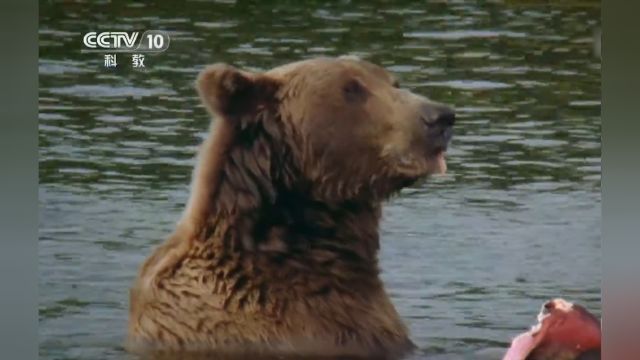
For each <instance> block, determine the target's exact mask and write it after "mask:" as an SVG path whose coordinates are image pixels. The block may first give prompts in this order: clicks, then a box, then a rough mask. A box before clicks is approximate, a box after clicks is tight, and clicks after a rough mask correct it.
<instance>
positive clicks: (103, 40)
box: [82, 30, 170, 52]
mask: <svg viewBox="0 0 640 360" xmlns="http://www.w3.org/2000/svg"><path fill="white" fill-rule="evenodd" d="M82 42H83V43H84V46H85V49H83V51H89V52H93V51H97V52H163V51H165V50H167V49H168V48H169V43H170V38H169V34H167V33H166V32H165V31H161V30H147V31H145V32H144V33H142V36H140V33H139V32H137V31H133V32H126V31H105V32H95V31H91V32H88V33H86V34H85V35H84V37H83V38H82Z"/></svg>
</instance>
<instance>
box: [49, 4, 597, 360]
mask: <svg viewBox="0 0 640 360" xmlns="http://www.w3.org/2000/svg"><path fill="white" fill-rule="evenodd" d="M144 4H145V5H142V4H133V3H131V4H127V3H125V2H122V3H120V5H117V4H108V3H105V4H99V3H97V2H92V3H91V4H87V3H72V2H65V3H64V5H62V4H58V5H53V4H51V3H50V2H41V3H40V12H41V15H40V67H39V70H40V184H41V185H40V229H41V230H40V247H39V251H40V253H39V254H40V255H39V256H40V260H39V266H40V268H39V269H40V341H41V343H40V344H41V348H40V354H41V358H43V359H128V358H130V357H129V356H128V355H127V354H126V353H124V352H123V351H122V346H121V344H122V341H123V339H124V334H125V328H126V320H127V307H128V304H127V301H128V287H129V284H130V282H131V281H132V279H133V277H134V276H135V273H136V271H137V268H138V265H139V264H140V263H141V262H142V261H143V259H144V258H145V257H146V256H147V255H148V254H149V253H150V250H151V248H152V247H153V246H154V245H156V244H158V243H160V242H161V241H162V240H163V239H164V237H165V236H166V235H167V234H168V233H169V231H170V230H171V229H172V227H173V225H174V223H175V221H177V219H178V217H179V214H180V212H181V210H182V208H183V206H184V204H185V202H186V199H187V195H188V194H187V191H188V184H189V181H190V174H191V167H192V165H193V164H194V160H193V156H194V154H195V150H196V147H197V145H198V144H199V142H200V141H201V140H202V137H203V136H204V135H205V131H206V129H207V126H208V123H209V119H208V118H207V115H206V113H205V111H204V109H203V108H202V107H201V106H200V105H199V102H198V100H197V98H196V94H195V91H194V90H193V86H192V83H193V80H194V78H195V76H196V74H197V73H198V71H199V70H200V69H202V68H203V66H205V65H206V64H210V63H213V62H220V61H223V62H230V63H233V64H235V65H237V66H240V67H246V68H249V69H253V70H264V69H268V68H271V67H273V66H276V65H280V64H283V63H287V62H290V61H295V60H299V59H302V58H307V57H312V56H317V55H341V54H357V55H360V56H362V57H365V58H367V59H369V60H371V61H374V62H377V63H379V64H381V65H383V66H386V67H387V68H388V69H390V70H392V71H394V72H395V73H396V74H397V75H398V77H399V78H400V79H401V82H402V83H403V84H404V86H407V87H410V88H412V89H414V90H415V91H416V92H420V93H423V94H425V95H427V96H429V97H432V98H433V99H436V100H439V101H443V102H447V103H450V104H453V105H454V106H455V108H456V109H457V112H458V118H459V121H458V123H457V128H456V134H455V136H454V140H453V143H452V148H451V150H450V151H449V169H450V170H449V174H448V175H446V176H444V177H441V178H434V179H432V180H430V181H428V182H426V183H424V184H421V185H419V186H416V187H414V188H411V189H407V190H406V191H404V192H403V193H402V194H401V196H399V197H398V198H395V199H393V200H392V201H390V203H389V204H388V205H387V206H386V208H385V220H384V223H383V225H382V230H381V231H382V234H383V243H382V253H381V255H380V256H381V261H382V267H383V277H384V280H385V281H386V284H387V288H388V291H389V292H390V294H391V296H392V298H393V301H394V303H395V304H396V306H397V308H398V310H399V312H400V314H401V315H402V316H403V318H404V319H405V321H406V323H407V324H408V325H409V327H410V328H411V330H412V336H413V339H414V340H415V342H416V343H417V344H418V346H419V348H420V350H419V351H418V353H417V354H416V357H417V358H421V357H427V358H436V359H440V358H442V359H444V358H446V359H459V358H465V357H466V358H477V357H479V355H477V354H478V353H477V352H478V351H480V352H483V351H484V350H486V349H487V348H496V347H505V346H507V344H508V342H509V341H510V338H511V337H512V336H513V335H515V334H516V333H518V332H520V331H522V330H524V329H526V328H527V327H528V326H529V325H530V324H532V323H533V321H534V318H535V315H536V313H537V311H538V309H539V306H540V305H541V303H542V302H543V301H544V300H546V299H548V298H551V297H556V296H562V297H565V298H567V299H569V300H573V301H576V302H580V303H582V304H584V305H586V306H587V307H588V308H590V309H592V310H593V311H594V312H595V313H596V314H599V313H600V301H601V297H600V290H599V288H600V280H601V270H600V265H601V248H600V208H601V206H600V200H601V197H600V129H601V119H600V61H599V59H598V58H597V57H595V56H594V54H593V33H594V30H595V28H596V27H597V26H598V24H599V19H600V8H599V3H597V2H582V3H576V2H562V4H564V5H561V6H549V5H523V4H522V3H521V2H515V1H508V2H505V3H502V2H458V1H456V2H453V1H450V2H447V3H441V2H429V3H428V4H427V3H423V2H408V1H393V2H391V1H387V2H385V1H368V2H365V1H362V2H356V1H339V2H331V4H323V3H322V2H319V1H313V2H308V5H306V6H303V5H302V2H301V1H300V2H294V1H282V2H280V4H278V5H273V4H271V2H268V1H263V2H254V3H242V4H234V3H222V2H220V3H205V2H187V3H186V4H177V3H175V4H174V3H172V2H162V3H161V2H156V3H154V2H145V3H144ZM148 29H162V30H167V31H170V32H171V36H172V42H171V46H170V48H169V49H168V50H167V51H166V52H165V53H162V54H161V55H157V56H147V59H146V60H145V65H146V66H147V68H146V70H138V69H133V68H132V67H131V64H130V63H129V61H130V58H129V57H128V55H123V56H122V57H120V58H119V62H120V63H121V65H122V66H121V67H120V68H119V69H116V70H108V69H105V68H104V67H103V58H102V55H100V54H95V53H93V54H86V53H81V52H80V50H81V49H82V35H83V34H84V33H85V32H88V31H114V30H123V31H134V30H135V31H142V30H148ZM474 354H475V355H474Z"/></svg>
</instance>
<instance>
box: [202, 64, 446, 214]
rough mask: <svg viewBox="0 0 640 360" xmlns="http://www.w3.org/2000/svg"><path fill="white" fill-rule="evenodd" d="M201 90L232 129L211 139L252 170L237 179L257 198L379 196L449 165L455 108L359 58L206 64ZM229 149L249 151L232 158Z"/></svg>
mask: <svg viewBox="0 0 640 360" xmlns="http://www.w3.org/2000/svg"><path fill="white" fill-rule="evenodd" d="M197 89H198V92H199V94H200V97H201V99H202V101H203V103H204V104H205V106H206V107H207V108H208V110H209V111H210V112H211V113H212V114H213V115H214V117H215V118H218V119H219V120H220V121H221V122H222V123H223V125H224V126H226V127H228V128H229V129H228V131H227V132H225V134H224V137H226V138H225V139H220V138H219V139H218V140H217V141H221V142H224V143H225V144H226V145H225V146H224V148H225V149H226V150H218V151H222V152H224V151H227V152H228V154H227V156H231V157H232V158H233V161H234V162H235V166H236V168H242V167H244V168H247V169H249V173H250V174H249V175H246V174H245V175H236V177H237V178H238V179H236V180H237V181H236V182H237V183H240V184H244V185H246V186H249V185H247V183H249V182H255V183H257V184H258V185H255V186H253V187H256V188H255V189H250V190H249V191H250V192H254V193H255V195H258V194H261V195H262V196H264V195H267V197H269V196H271V197H273V193H281V192H282V191H285V192H291V193H298V194H305V195H303V196H309V197H311V198H313V199H314V201H319V202H325V203H343V202H346V201H360V200H361V201H379V200H382V199H384V198H385V197H388V196H389V195H390V194H392V193H393V192H395V191H397V190H399V189H400V188H402V187H404V186H407V185H408V184H410V183H412V182H414V181H415V180H417V179H419V178H421V177H424V176H427V175H429V174H432V173H441V172H444V171H445V170H446V164H445V161H444V152H445V151H446V149H447V144H448V142H449V140H450V138H451V134H452V125H453V124H454V119H455V115H454V112H453V111H452V110H451V109H450V108H448V107H447V106H445V105H442V104H439V103H436V102H433V101H430V100H429V99H427V98H425V97H423V96H420V95H417V94H415V93H413V92H411V91H410V90H407V89H404V88H402V87H401V86H400V85H399V84H398V81H397V80H396V79H395V78H394V76H393V75H392V74H390V73H389V72H387V71H386V70H385V69H383V68H381V67H379V66H376V65H374V64H371V63H369V62H366V61H364V60H360V59H357V58H353V57H339V58H316V59H311V60H304V61H300V62H296V63H292V64H288V65H285V66H281V67H277V68H274V69H272V70H270V71H267V72H263V73H254V72H248V71H243V70H239V69H237V68H234V67H232V66H229V65H224V64H218V65H212V66H210V67H208V68H206V69H205V70H204V71H203V72H202V73H201V74H200V76H199V77H198V80H197ZM218 131H219V132H224V131H222V130H218ZM233 148H235V149H246V150H247V151H245V152H244V155H242V154H237V155H233V150H229V149H233ZM241 152H242V151H241ZM225 176H227V177H234V175H230V174H226V175H225ZM245 177H246V178H245ZM256 178H258V179H256ZM266 183H269V184H266ZM239 186H243V185H239Z"/></svg>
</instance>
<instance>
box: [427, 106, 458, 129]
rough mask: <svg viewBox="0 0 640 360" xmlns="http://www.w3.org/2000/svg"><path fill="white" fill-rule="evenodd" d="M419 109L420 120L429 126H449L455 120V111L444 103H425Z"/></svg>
mask: <svg viewBox="0 0 640 360" xmlns="http://www.w3.org/2000/svg"><path fill="white" fill-rule="evenodd" d="M421 110H422V111H421V116H422V120H423V121H424V122H425V123H426V124H427V126H429V127H451V126H453V125H454V124H455V122H456V113H455V112H454V111H453V109H451V108H450V107H448V106H446V105H441V104H433V103H427V104H424V105H422V109H421Z"/></svg>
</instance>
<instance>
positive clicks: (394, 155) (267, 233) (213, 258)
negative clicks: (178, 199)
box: [127, 57, 455, 357]
mask: <svg viewBox="0 0 640 360" xmlns="http://www.w3.org/2000/svg"><path fill="white" fill-rule="evenodd" d="M196 87H197V90H198V92H199V95H200V98H201V100H202V102H203V103H204V105H205V106H206V108H207V109H208V110H209V112H210V113H211V115H212V116H213V117H214V118H215V119H216V121H215V122H214V125H213V126H212V129H211V132H210V135H209V137H208V139H207V140H206V141H205V142H204V144H203V145H202V147H201V149H200V152H199V159H198V165H197V166H196V168H195V171H194V174H193V183H192V188H191V194H190V199H189V202H188V204H187V207H186V210H185V212H184V215H183V217H182V219H181V220H180V222H179V223H178V226H177V228H176V230H175V232H174V233H173V234H172V235H171V236H170V237H169V238H168V240H167V241H166V242H165V243H164V244H162V245H161V246H159V247H158V248H157V249H155V251H154V252H153V254H152V255H151V256H150V257H149V258H148V259H147V260H146V261H145V263H144V264H143V265H142V267H141V269H140V273H139V276H138V278H137V280H136V282H135V284H134V286H133V287H132V289H131V294H130V314H129V315H130V318H129V337H128V345H127V346H128V348H129V349H130V350H132V351H137V352H140V351H153V352H158V351H159V352H160V353H162V352H166V351H169V352H173V351H187V352H190V351H192V352H195V353H198V352H213V353H216V354H218V355H220V354H231V355H239V354H244V355H246V354H256V353H260V354H270V355H293V356H365V357H366V356H383V357H393V356H396V355H400V354H403V353H404V352H406V351H408V350H410V349H411V348H412V347H413V343H412V342H411V340H410V339H409V336H408V331H407V328H406V327H405V326H404V325H403V323H402V321H401V319H400V317H399V316H398V313H397V312H396V310H395V309H394V307H393V305H392V303H391V302H390V300H389V297H388V296H387V294H386V292H385V289H384V286H383V284H382V282H381V280H380V278H379V276H378V275H379V272H380V270H379V267H378V257H377V254H378V249H379V246H380V244H379V232H378V230H379V229H378V227H379V219H380V215H381V203H382V201H383V200H385V199H386V198H388V197H389V196H390V195H392V194H393V193H395V192H397V191H398V190H399V189H401V188H403V187H405V186H407V185H409V184H411V183H413V182H415V181H416V180H417V179H420V178H423V177H425V176H427V175H429V174H433V173H440V172H443V171H444V170H445V168H446V165H445V162H444V152H445V150H446V148H447V144H448V142H449V140H450V138H451V128H452V125H453V123H454V119H455V115H454V112H453V111H452V110H451V109H450V108H448V107H446V106H444V105H442V104H438V103H435V102H432V101H429V100H428V99H427V98H425V97H422V96H419V95H416V94H414V93H412V92H410V91H409V90H406V89H403V88H401V87H400V86H399V85H398V82H397V81H396V80H395V78H394V77H393V76H392V75H391V74H390V73H389V72H387V71H386V70H384V69H383V68H381V67H378V66H376V65H373V64H371V63H369V62H366V61H364V60H360V59H357V58H352V57H339V58H316V59H310V60H304V61H300V62H296V63H292V64H288V65H285V66H281V67H277V68H275V69H272V70H270V71H267V72H264V73H252V72H248V71H242V70H239V69H236V68H234V67H232V66H229V65H213V66H210V67H208V68H206V69H205V70H204V71H203V72H202V73H201V74H200V75H199V77H198V79H197V85H196Z"/></svg>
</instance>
